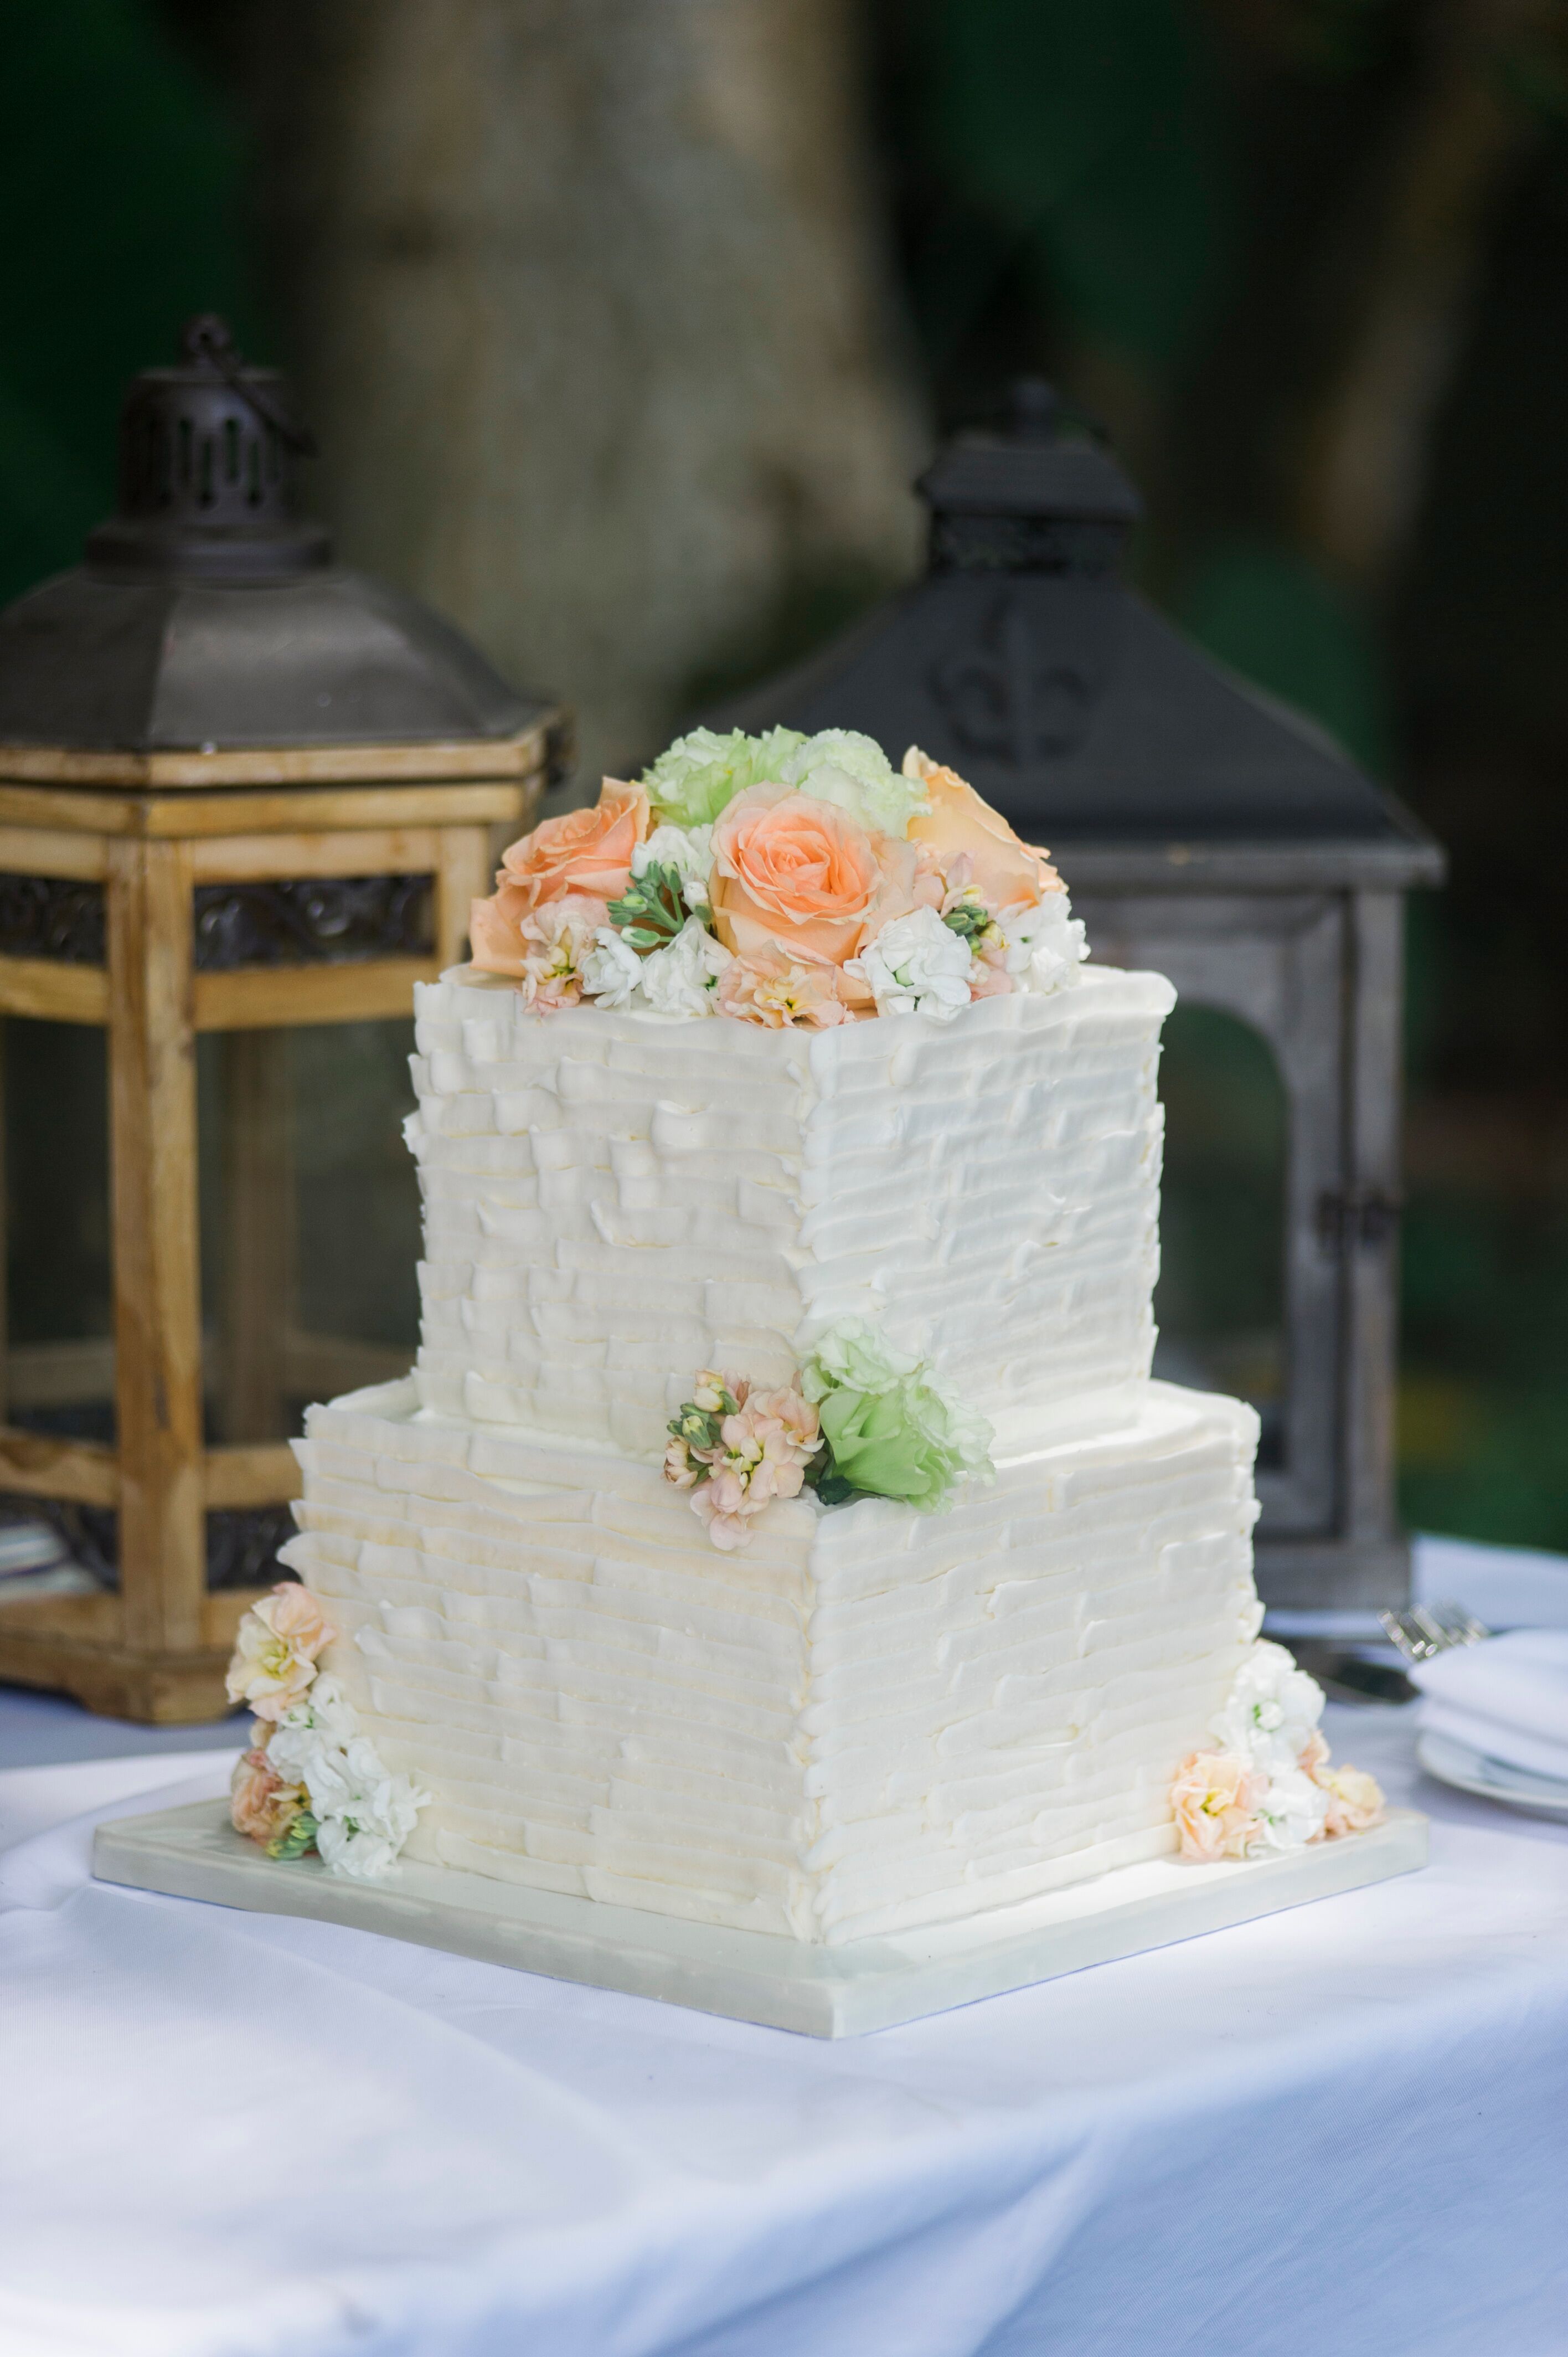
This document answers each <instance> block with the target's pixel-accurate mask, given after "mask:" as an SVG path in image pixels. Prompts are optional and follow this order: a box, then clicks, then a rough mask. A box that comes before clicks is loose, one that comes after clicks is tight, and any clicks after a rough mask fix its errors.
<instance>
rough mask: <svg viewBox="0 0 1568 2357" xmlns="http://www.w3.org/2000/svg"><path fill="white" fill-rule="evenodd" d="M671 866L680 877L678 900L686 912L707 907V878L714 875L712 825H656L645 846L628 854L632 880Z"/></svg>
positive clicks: (638, 846) (641, 845) (642, 844)
mask: <svg viewBox="0 0 1568 2357" xmlns="http://www.w3.org/2000/svg"><path fill="white" fill-rule="evenodd" d="M656 865H657V866H660V867H673V868H675V869H677V870H678V871H679V874H680V877H681V897H682V899H683V900H684V901H685V903H686V906H687V908H688V909H705V908H706V907H707V905H708V878H709V877H710V876H712V874H713V872H714V830H713V828H712V827H711V826H656V827H655V828H654V830H653V832H652V834H650V836H649V838H648V840H647V842H646V843H639V845H637V847H636V849H635V850H634V851H633V853H632V855H631V872H632V875H633V876H634V877H641V876H646V875H647V873H648V871H649V869H650V867H652V866H656Z"/></svg>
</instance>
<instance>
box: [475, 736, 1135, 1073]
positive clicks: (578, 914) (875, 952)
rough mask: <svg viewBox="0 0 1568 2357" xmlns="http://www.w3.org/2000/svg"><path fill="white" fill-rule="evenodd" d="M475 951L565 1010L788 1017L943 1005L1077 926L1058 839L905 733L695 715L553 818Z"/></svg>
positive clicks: (1040, 964) (1048, 972)
mask: <svg viewBox="0 0 1568 2357" xmlns="http://www.w3.org/2000/svg"><path fill="white" fill-rule="evenodd" d="M469 936H470V940H471V942H472V945H473V962H474V963H475V965H476V966H478V968H480V969H481V970H482V971H483V972H485V973H488V974H505V975H508V976H510V979H511V980H513V981H514V982H516V983H517V984H518V985H520V986H521V989H522V991H523V993H524V995H525V996H526V997H527V1000H528V1003H529V1005H530V1006H532V1007H534V1008H536V1009H537V1010H538V1011H539V1013H541V1014H542V1015H543V1014H550V1013H553V1012H554V1011H555V1010H557V1009H559V1008H561V1007H565V1006H579V1005H582V1004H585V1003H589V1004H592V1005H595V1006H604V1007H628V1008H638V1009H640V1010H642V1011H644V1012H647V1013H650V1014H654V1015H660V1016H665V1017H675V1018H680V1017H695V1016H706V1015H727V1016H730V1017H734V1018H735V1019H736V1021H739V1022H746V1023H761V1024H766V1025H768V1026H769V1027H771V1028H774V1029H781V1028H784V1027H785V1026H786V1025H791V1026H793V1025H805V1026H810V1027H813V1028H824V1027H827V1026H830V1025H832V1024H838V1023H848V1022H852V1021H854V1020H855V1019H856V1018H857V1017H866V1016H875V1015H908V1014H918V1015H921V1016H924V1017H926V1019H927V1020H928V1021H929V1022H932V1023H949V1022H951V1020H952V1019H953V1017H955V1016H956V1015H957V1014H958V1013H959V1012H960V1010H961V1008H962V1007H964V1006H968V1005H969V1003H970V1001H971V1000H972V999H975V998H993V997H998V996H1003V995H1004V994H1006V993H1008V992H1012V991H1032V992H1048V991H1053V990H1058V989H1060V988H1061V987H1062V985H1064V984H1067V983H1070V982H1072V981H1074V980H1075V979H1076V978H1077V974H1078V968H1079V963H1080V962H1081V961H1082V960H1083V959H1084V958H1085V957H1087V955H1088V953H1089V952H1088V950H1087V947H1086V946H1085V943H1084V939H1083V928H1082V926H1081V925H1079V924H1078V923H1075V922H1074V921H1073V920H1072V918H1071V916H1070V913H1069V904H1068V898H1067V893H1066V891H1065V889H1064V888H1063V886H1062V882H1061V878H1060V877H1058V875H1057V873H1056V870H1055V869H1054V868H1053V867H1052V866H1050V864H1049V860H1048V858H1047V855H1046V854H1045V853H1044V852H1041V851H1036V850H1035V849H1033V848H1032V847H1031V846H1030V845H1028V844H1026V843H1023V842H1021V841H1020V840H1019V838H1018V836H1017V835H1015V834H1014V832H1013V829H1012V828H1011V827H1010V826H1009V825H1008V824H1007V822H1006V820H1005V819H1004V818H1002V817H1000V816H999V815H998V813H996V812H995V811H993V809H991V807H990V806H989V804H988V803H986V802H983V801H982V800H981V798H980V796H979V795H978V794H977V793H976V792H975V791H974V790H973V788H972V786H969V785H967V784H966V783H965V782H964V780H963V779H962V778H961V777H960V776H958V774H957V772H956V771H955V770H950V769H944V768H943V767H942V766H941V765H940V763H939V762H936V761H932V760H929V759H927V757H926V756H925V754H923V753H922V752H920V751H918V748H915V747H913V746H911V748H909V750H908V753H906V754H905V756H904V761H903V766H902V768H901V769H899V770H895V769H894V768H893V766H892V764H891V763H890V761H889V760H888V759H887V756H886V753H885V752H884V751H883V749H882V748H881V747H880V746H879V745H877V744H875V743H874V742H873V740H872V739H871V738H870V737H863V736H860V735H858V734H857V733H856V732H855V731H854V729H848V728H830V729H825V730H823V731H822V733H821V734H819V735H818V736H815V737H803V736H801V735H800V733H799V731H797V730H795V729H792V728H774V729H771V730H769V731H768V734H767V735H766V736H762V737H747V736H746V735H744V734H743V733H742V732H741V731H740V730H738V729H736V731H735V732H734V733H733V734H732V735H730V736H727V737H721V736H717V735H715V734H714V731H713V730H712V729H708V728H697V729H694V730H693V732H692V733H691V735H689V736H686V737H680V738H678V739H677V741H676V742H675V743H674V744H673V745H671V747H670V748H669V749H668V750H667V751H666V752H663V753H661V754H660V757H659V759H658V760H657V761H655V762H654V764H653V766H652V768H651V769H650V770H648V771H646V773H645V774H644V775H643V776H642V777H641V778H640V779H639V780H638V781H637V782H636V783H635V784H632V785H627V784H623V783H622V782H621V781H620V780H618V779H615V778H607V779H606V780H605V782H604V787H603V791H601V793H600V795H599V799H598V802H596V804H595V805H594V807H593V808H592V809H591V810H578V811H571V812H568V813H566V814H565V815H564V817H561V818H548V819H544V820H543V821H542V822H541V823H540V824H539V825H538V826H536V827H535V828H534V830H533V832H532V834H525V835H524V836H523V838H522V840H521V842H520V843H514V844H513V845H512V846H511V848H510V851H508V852H507V853H506V855H505V856H504V859H503V861H502V865H501V868H500V872H499V875H498V877H497V878H496V890H495V892H494V893H493V894H492V895H491V896H490V898H489V899H484V900H476V901H475V902H474V904H473V913H472V918H471V921H470V925H469Z"/></svg>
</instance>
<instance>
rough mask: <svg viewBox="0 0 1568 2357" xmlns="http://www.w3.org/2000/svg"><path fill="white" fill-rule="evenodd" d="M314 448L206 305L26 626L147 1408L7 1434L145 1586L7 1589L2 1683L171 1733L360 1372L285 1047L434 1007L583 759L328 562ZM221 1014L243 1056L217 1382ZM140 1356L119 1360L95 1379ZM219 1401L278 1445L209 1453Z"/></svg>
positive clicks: (234, 1064)
mask: <svg viewBox="0 0 1568 2357" xmlns="http://www.w3.org/2000/svg"><path fill="white" fill-rule="evenodd" d="M300 440H301V437H300V436H299V435H298V433H297V430H296V429H295V428H294V427H293V426H292V425H291V424H290V422H289V419H288V416H287V414H286V410H285V405H284V395H283V391H282V388H281V386H280V385H279V382H278V381H277V379H276V378H275V377H274V375H273V374H272V373H271V372H270V371H259V370H251V369H242V368H241V367H240V365H239V364H238V362H237V361H236V360H235V358H234V355H233V354H232V351H231V349H230V347H229V345H228V342H227V338H226V336H225V335H224V333H223V331H222V329H221V326H220V323H218V322H213V321H209V320H208V321H199V322H197V323H195V325H194V327H193V328H192V329H191V330H190V331H188V338H187V350H186V356H185V362H184V365H183V366H182V367H180V368H178V369H174V370H168V371H149V372H148V373H147V374H146V375H145V376H143V377H141V378H138V379H137V380H136V382H135V384H134V386H133V388H132V391H131V393H130V396H129V399H128V401H127V404H126V408H125V414H124V426H123V442H122V479H121V504H120V512H119V514H118V515H117V516H116V517H115V518H114V519H113V521H112V522H111V523H109V524H107V525H105V526H102V527H101V528H100V531H99V532H98V533H94V534H93V535H92V537H91V539H90V541H89V544H88V555H87V563H86V565H85V566H83V567H82V568H81V570H79V571H78V572H76V573H73V574H68V575H65V576H61V577H60V578H59V580H56V581H53V582H49V583H46V584H45V585H44V586H43V587H41V588H40V589H38V590H35V591H33V592H32V593H30V595H29V596H27V597H24V598H22V599H20V600H18V601H17V602H16V605H14V606H13V607H11V608H9V609H7V611H6V612H5V614H3V615H0V1013H4V1014H8V1015H22V1016H31V1017H45V1018H48V1019H52V1020H54V1021H57V1022H64V1023H73V1024H94V1025H100V1026H102V1027H103V1028H104V1030H105V1031H106V1033H107V1040H108V1067H109V1099H110V1150H111V1232H112V1247H113V1324H114V1334H113V1402H114V1418H115V1424H114V1429H115V1437H114V1439H113V1443H108V1442H101V1441H88V1440H82V1439H73V1438H63V1437H52V1436H48V1435H45V1434H41V1433H38V1432H36V1431H28V1430H25V1429H20V1428H18V1427H17V1426H16V1425H15V1424H14V1423H10V1422H7V1423H5V1424H4V1425H3V1426H0V1491H9V1492H11V1493H13V1494H16V1495H20V1496H22V1497H25V1498H27V1499H33V1500H38V1501H49V1503H50V1504H51V1505H52V1506H54V1507H55V1508H56V1509H59V1508H61V1507H67V1508H69V1507H72V1506H74V1507H78V1508H81V1507H85V1508H92V1509H98V1510H104V1509H108V1510H111V1511H112V1512H113V1515H114V1517H115V1531H116V1544H115V1548H114V1553H115V1555H116V1556H117V1570H118V1577H117V1586H116V1587H113V1589H111V1588H107V1587H106V1588H105V1589H104V1590H103V1591H102V1592H101V1593H96V1594H91V1595H87V1594H82V1595H59V1596H38V1597H34V1598H29V1599H27V1600H25V1601H12V1602H9V1603H0V1677H4V1678H10V1679H15V1680H20V1681H22V1682H24V1683H27V1684H33V1685H42V1686H49V1687H55V1688H62V1689H64V1690H65V1691H67V1692H68V1693H70V1694H72V1695H76V1696H77V1697H79V1698H80V1699H81V1701H82V1702H84V1703H85V1704H87V1705H88V1706H89V1707H91V1708H92V1709H95V1710H101V1711H106V1712H110V1713H113V1714H116V1715H120V1716H124V1717H132V1718H138V1719H144V1720H149V1721H178V1720H195V1719H201V1718H206V1717H212V1716H214V1715H215V1714H216V1713H218V1712H219V1711H220V1710H221V1709H222V1708H223V1707H224V1695H223V1672H224V1668H225V1665H226V1663H227V1659H228V1655H229V1652H230V1650H231V1644H232V1639H233V1631H234V1627H235V1623H236V1621H237V1620H238V1618H239V1616H240V1614H241V1613H242V1611H243V1610H244V1609H246V1607H247V1606H248V1605H249V1604H251V1603H252V1601H253V1600H254V1598H255V1597H256V1595H257V1594H258V1593H260V1592H261V1590H260V1589H258V1588H257V1587H254V1586H253V1585H252V1586H240V1587H233V1586H228V1587H222V1588H220V1589H211V1588H209V1529H210V1526H211V1524H212V1519H213V1517H214V1516H217V1517H219V1518H220V1519H221V1520H223V1521H224V1522H225V1523H229V1524H232V1523H233V1520H234V1518H235V1516H236V1515H237V1514H242V1513H245V1512H261V1513H265V1512H268V1511H269V1510H270V1511H271V1512H273V1514H274V1519H275V1516H276V1510H277V1509H278V1508H279V1507H280V1506H282V1505H283V1504H285V1502H286V1501H288V1500H289V1499H291V1498H292V1497H293V1496H294V1495H295V1487H296V1485H295V1465H294V1460H293V1458H292V1455H291V1453H290V1450H289V1448H288V1446H287V1441H286V1437H285V1434H286V1429H287V1425H286V1416H285V1408H284V1403H285V1400H286V1399H287V1398H289V1397H297V1396H300V1395H305V1396H310V1395H317V1394H326V1393H329V1392H331V1391H333V1390H337V1389H341V1388H342V1387H343V1385H344V1383H345V1382H348V1383H352V1382H353V1381H354V1380H355V1376H356V1372H358V1371H357V1369H356V1367H355V1365H354V1364H353V1353H352V1351H349V1352H347V1353H345V1351H344V1349H343V1347H342V1346H341V1345H339V1344H335V1343H333V1342H332V1341H331V1340H323V1339H321V1338H316V1337H312V1336H311V1335H310V1334H309V1333H308V1332H303V1331H301V1330H299V1329H297V1328H296V1327H295V1325H294V1324H293V1323H292V1322H291V1317H290V1310H289V1302H288V1295H289V1285H288V1261H289V1251H290V1227H291V1209H292V1191H293V1190H292V1185H291V1182H290V1174H289V1171H288V1168H287V1145H286V1130H285V1123H284V1121H283V1119H282V1117H281V1114H282V1108H281V1093H282V1083H281V1070H282V1068H281V1064H280V1048H281V1046H282V1045H283V1035H284V1034H285V1033H286V1031H287V1030H288V1029H289V1028H293V1027H295V1026H298V1025H302V1024H322V1023H341V1022H353V1021H361V1020H365V1019H368V1018H373V1017H388V1016H406V1015H408V1014H409V1013H410V1011H411V1008H412V996H413V984H414V983H415V982H416V981H420V980H427V979H430V978H432V977H434V976H435V974H438V973H439V972H440V971H441V969H442V968H443V967H444V966H446V965H450V964H451V963H454V962H456V961H458V960H460V959H461V958H462V957H463V956H464V955H465V954H466V948H465V937H466V932H467V916H468V907H469V903H470V900H471V899H472V898H473V897H474V895H475V894H477V893H483V892H486V891H488V890H489V888H490V882H491V878H492V876H493V871H494V866H495V860H496V848H497V845H498V843H500V842H505V841H509V840H510V839H511V838H512V837H514V836H515V835H516V834H519V833H521V831H523V829H524V828H525V827H526V826H527V825H528V824H529V823H531V817H532V812H533V810H534V807H535V804H536V802H537V799H538V796H539V793H540V791H541V788H542V785H543V783H544V782H545V778H546V771H547V768H548V766H549V763H550V761H551V759H553V757H554V748H555V741H556V740H555V737H554V731H555V730H556V726H557V722H558V716H557V715H556V714H554V713H553V711H551V710H550V709H549V708H547V707H545V706H543V705H539V704H529V703H527V702H525V701H524V700H523V699H521V698H520V697H519V696H517V695H516V694H513V693H512V692H511V691H510V689H509V688H507V687H506V685H505V684H504V683H503V682H502V681H501V680H500V679H499V678H498V677H497V675H496V674H495V673H493V672H492V671H491V670H490V669H489V665H488V664H487V663H485V662H483V660H482V659H481V658H480V657H479V656H478V654H477V652H476V651H474V650H473V649H472V648H471V647H470V646H468V645H467V643H466V642H465V641H463V640H461V639H459V638H458V637H457V636H456V633H455V632H453V631H452V630H449V629H448V628H447V626H446V624H444V623H442V622H440V621H439V620H438V619H436V618H435V616H434V615H432V614H430V613H428V612H427V611H426V610H425V609H424V608H421V607H419V606H417V605H415V604H414V603H413V601H412V600H410V599H407V598H404V597H401V596H399V595H397V594H396V593H394V592H392V591H391V590H390V589H388V588H386V587H384V586H382V585H380V584H377V583H373V582H371V581H367V580H365V579H363V578H361V577H360V576H355V575H353V574H349V573H347V572H345V571H343V570H342V569H341V568H338V567H337V566H335V565H332V564H331V563H330V562H329V550H328V544H327V541H326V536H325V534H324V533H322V532H321V530H320V528H319V527H318V526H316V525H313V524H310V523H308V522H302V521H301V520H300V519H299V518H298V517H297V515H296V514H295V508H294V500H293V495H292V484H291V475H292V468H291V463H290V462H291V458H292V456H293V453H294V450H295V448H296V447H298V445H299V442H300ZM204 1031H211V1032H218V1033H221V1034H222V1035H223V1043H224V1044H223V1057H224V1062H225V1068H226V1069H225V1073H224V1080H225V1088H224V1098H225V1125H226V1133H227V1134H226V1136H225V1157H224V1159H225V1167H226V1169H227V1171H228V1174H229V1180H228V1184H227V1185H226V1188H225V1194H224V1204H223V1213H222V1217H223V1225H224V1230H225V1233H226V1240H227V1251H226V1255H225V1275H224V1291H225V1299H224V1303H223V1315H222V1319H221V1325H222V1329H223V1330H222V1352H221V1363H220V1367H219V1368H218V1369H217V1370H216V1371H213V1372H215V1373H216V1378H217V1381H216V1384H215V1383H210V1382H209V1380H208V1372H209V1371H206V1370H204V1366H203V1337H202V1326H201V1306H200V1271H199V1201H198V1157H197V1091H196V1041H197V1036H198V1034H199V1033H201V1032H204ZM79 1349H80V1346H79ZM87 1355H88V1357H89V1358H90V1357H91V1349H90V1350H89V1351H88V1353H87ZM101 1355H106V1353H101ZM21 1358H22V1354H20V1353H16V1354H13V1356H12V1360H11V1361H9V1362H0V1363H8V1364H9V1365H10V1367H11V1370H12V1372H16V1367H17V1364H18V1362H19V1361H20V1360H21ZM346 1360H347V1363H346ZM367 1372H369V1371H367ZM107 1376H108V1370H107V1368H103V1369H98V1370H94V1369H93V1368H92V1367H91V1365H88V1366H85V1367H84V1368H83V1372H82V1383H83V1387H84V1390H85V1391H87V1392H88V1393H89V1394H91V1389H92V1387H93V1385H94V1384H97V1385H99V1386H105V1385H106V1379H107ZM360 1379H361V1380H363V1379H364V1376H363V1374H361V1375H360ZM69 1388H70V1386H69V1383H67V1385H66V1391H67V1393H69ZM215 1388H216V1389H220V1390H221V1393H222V1394H223V1396H224V1398H225V1399H226V1401H227V1403H228V1404H229V1405H230V1407H231V1410H232V1415H231V1426H233V1427H237V1428H239V1429H241V1430H243V1431H246V1432H249V1433H255V1434H264V1435H265V1436H267V1437H262V1438H253V1439H249V1440H246V1441H244V1442H242V1443H240V1444H238V1445H235V1444H232V1443H231V1444H230V1445H227V1446H211V1445H208V1442H207V1440H206V1438H205V1436H204V1396H205V1395H207V1394H210V1393H211V1392H212V1391H213V1390H214V1389H215ZM53 1395H54V1396H55V1397H57V1398H58V1397H60V1396H62V1395H63V1394H62V1393H61V1391H60V1389H59V1384H58V1383H57V1388H56V1391H55V1393H54V1394H53Z"/></svg>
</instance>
